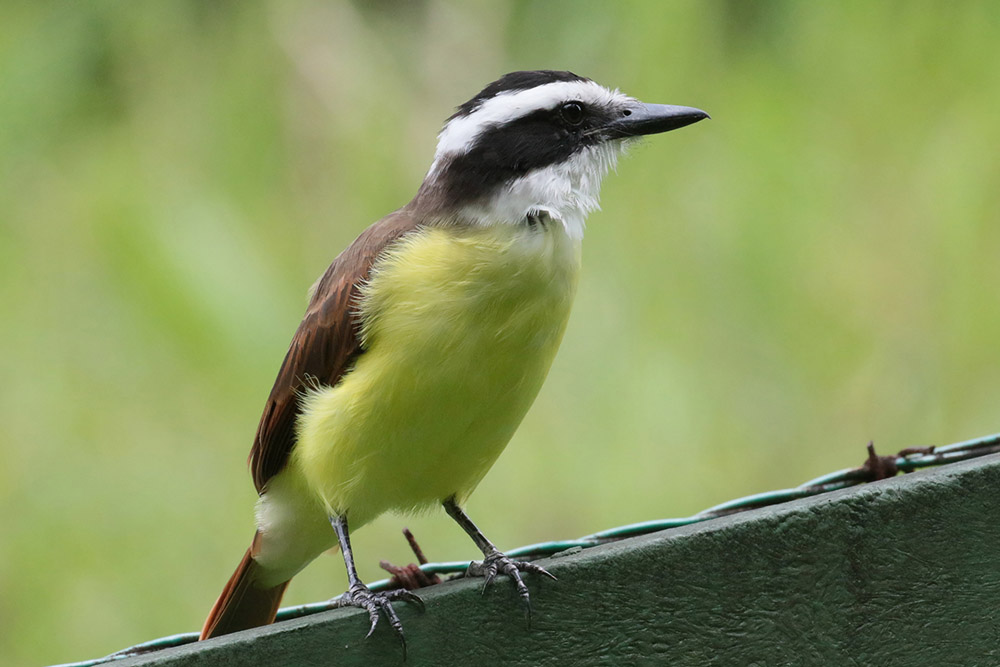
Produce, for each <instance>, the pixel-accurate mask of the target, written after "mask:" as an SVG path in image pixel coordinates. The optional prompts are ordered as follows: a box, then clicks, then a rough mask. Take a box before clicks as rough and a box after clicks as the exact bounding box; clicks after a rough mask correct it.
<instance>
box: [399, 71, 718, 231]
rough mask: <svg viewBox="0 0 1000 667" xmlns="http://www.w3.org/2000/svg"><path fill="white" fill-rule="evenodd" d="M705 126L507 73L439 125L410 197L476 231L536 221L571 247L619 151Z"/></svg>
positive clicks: (562, 75)
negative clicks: (552, 222) (429, 159)
mask: <svg viewBox="0 0 1000 667" xmlns="http://www.w3.org/2000/svg"><path fill="white" fill-rule="evenodd" d="M704 118H708V114H706V113H705V112H704V111H701V110H699V109H693V108H691V107H679V106H667V105H662V104H644V103H642V102H639V101H638V100H636V99H633V98H631V97H629V96H627V95H624V94H622V93H620V92H618V91H617V90H610V89H608V88H605V87H604V86H601V85H600V84H597V83H595V82H594V81H591V80H590V79H586V78H584V77H581V76H577V75H575V74H573V73H571V72H555V71H549V70H542V71H531V72H511V73H510V74H506V75H504V76H503V77H501V78H500V79H498V80H496V81H494V82H493V83H491V84H489V85H488V86H486V87H485V88H484V89H483V90H482V91H480V92H479V94H477V95H476V96H475V97H473V98H472V99H471V100H469V101H468V102H466V103H465V104H463V105H461V106H460V107H458V110H457V111H456V112H455V114H454V115H452V116H451V117H450V118H449V119H448V120H447V121H446V122H445V125H444V128H443V129H442V130H441V134H440V135H439V137H438V145H437V151H436V153H435V155H434V163H433V164H432V165H431V168H430V171H429V172H428V174H427V177H426V178H425V180H424V184H423V187H422V188H421V195H419V196H420V197H423V198H424V200H426V201H429V202H433V205H434V208H436V209H437V210H438V211H441V212H442V213H443V214H445V215H447V216H452V217H455V218H458V219H463V220H465V221H468V222H473V223H477V224H484V225H494V224H511V223H514V224H517V223H519V222H520V221H523V220H524V219H525V218H526V217H527V216H530V215H538V214H545V215H548V216H549V217H551V218H553V219H556V220H559V221H560V222H562V224H563V225H564V226H565V227H566V229H567V231H568V232H569V233H570V235H571V236H575V237H579V236H582V234H583V220H584V217H585V216H586V214H587V213H588V212H589V211H591V210H593V209H594V208H596V207H597V200H598V194H599V191H600V185H601V179H602V178H603V177H604V175H605V174H607V172H608V171H609V170H610V169H612V168H613V167H614V166H615V162H616V161H617V158H618V155H619V154H620V153H621V150H622V148H623V146H625V145H626V144H627V143H628V142H629V141H630V140H632V139H635V138H637V137H641V136H644V135H648V134H655V133H659V132H667V131H669V130H674V129H677V128H680V127H684V126H685V125H690V124H691V123H696V122H698V121H699V120H702V119H704Z"/></svg>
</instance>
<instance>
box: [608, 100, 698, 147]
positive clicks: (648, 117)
mask: <svg viewBox="0 0 1000 667" xmlns="http://www.w3.org/2000/svg"><path fill="white" fill-rule="evenodd" d="M709 117H710V116H709V115H708V114H707V113H705V112H704V111H702V110H701V109H695V108H693V107H677V106H673V105H670V104H644V103H642V102H638V101H636V102H631V103H630V104H629V105H628V106H627V107H625V108H624V109H623V110H622V111H621V116H619V117H618V118H616V119H614V120H613V121H611V122H610V123H608V126H607V133H608V137H609V138H610V139H624V138H627V137H640V136H642V135H645V134H658V133H660V132H669V131H670V130H676V129H678V128H681V127H684V126H685V125H690V124H691V123H697V122H698V121H699V120H704V119H706V118H709Z"/></svg>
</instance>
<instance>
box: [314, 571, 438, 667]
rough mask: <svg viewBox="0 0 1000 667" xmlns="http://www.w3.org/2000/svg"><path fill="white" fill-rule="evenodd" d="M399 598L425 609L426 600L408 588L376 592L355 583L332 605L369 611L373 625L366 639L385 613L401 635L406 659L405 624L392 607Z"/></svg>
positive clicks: (398, 635) (421, 609)
mask: <svg viewBox="0 0 1000 667" xmlns="http://www.w3.org/2000/svg"><path fill="white" fill-rule="evenodd" d="M399 600H402V601H403V602H410V603H412V604H415V605H416V606H417V608H418V609H420V611H423V610H424V601H423V600H421V599H420V598H419V597H418V596H417V595H416V594H414V593H411V592H410V591H408V590H405V589H396V590H391V591H379V592H375V591H372V590H371V589H370V588H368V587H367V586H365V585H364V584H353V585H352V586H351V587H350V588H348V589H347V592H346V593H344V594H343V595H341V596H340V597H339V598H335V599H333V600H331V601H330V606H331V607H332V608H334V609H337V608H340V607H358V608H359V609H364V610H365V611H367V612H368V618H369V619H370V620H371V627H370V628H369V629H368V634H367V635H365V638H366V639H367V638H368V637H371V636H372V633H373V632H375V626H377V625H378V619H379V617H380V616H381V615H383V614H384V615H385V618H386V620H387V621H388V622H389V625H390V626H391V627H392V629H393V632H395V633H396V636H397V637H399V643H400V644H402V646H403V659H404V660H405V659H406V637H405V636H404V635H403V624H402V623H401V622H400V620H399V616H397V615H396V610H395V609H393V608H392V603H393V602H396V601H399Z"/></svg>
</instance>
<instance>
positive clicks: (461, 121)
mask: <svg viewBox="0 0 1000 667" xmlns="http://www.w3.org/2000/svg"><path fill="white" fill-rule="evenodd" d="M627 99H629V98H628V97H627V96H625V95H623V94H622V93H620V92H618V91H617V90H614V91H612V90H608V89H607V88H605V87H604V86H602V85H600V84H598V83H594V82H593V81H555V82H553V83H547V84H545V85H542V86H535V87H534V88H528V89H527V90H514V91H507V92H503V93H500V94H499V95H495V96H494V97H491V98H489V99H487V100H484V101H483V102H482V104H480V105H479V107H478V108H476V110H475V111H473V112H472V113H471V114H469V115H467V116H459V117H458V118H453V119H452V120H451V121H449V122H448V124H447V125H445V126H444V129H442V130H441V134H439V135H438V145H437V151H436V152H435V153H434V160H435V162H437V161H438V159H440V158H441V157H442V156H444V155H449V154H456V153H466V152H468V151H469V149H471V148H472V146H473V144H475V140H476V137H477V136H479V134H480V133H481V132H482V131H483V130H486V129H488V128H490V127H494V126H496V125H502V124H504V123H508V122H510V121H512V120H516V119H518V118H521V117H522V116H526V115H528V114H529V113H531V112H533V111H538V110H539V109H553V108H555V106H556V105H557V104H560V103H562V102H568V101H569V100H579V101H581V102H586V103H590V104H596V105H601V106H607V105H610V104H613V103H615V102H623V101H625V100H627Z"/></svg>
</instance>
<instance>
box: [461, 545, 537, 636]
mask: <svg viewBox="0 0 1000 667" xmlns="http://www.w3.org/2000/svg"><path fill="white" fill-rule="evenodd" d="M522 572H532V573H534V574H540V575H542V576H545V577H548V578H549V579H552V580H553V581H554V580H555V579H556V577H555V575H554V574H552V573H551V572H549V571H548V570H546V569H545V568H544V567H542V566H541V565H535V564H534V563H529V562H527V561H523V560H514V559H513V558H510V557H509V556H507V555H505V554H503V553H501V552H500V551H497V550H494V551H492V552H491V553H489V554H487V556H486V558H484V559H483V560H481V561H472V563H470V564H469V569H468V570H466V571H465V576H467V577H484V578H485V581H484V582H483V592H484V593H485V592H486V587H487V586H489V585H490V584H491V583H492V582H493V580H494V579H495V578H496V576H497V575H498V574H506V575H507V576H509V577H510V578H511V579H513V580H514V586H515V588H517V594H518V595H519V596H520V598H521V602H522V603H523V604H524V612H525V615H526V616H527V618H528V625H529V626H530V625H531V594H530V593H529V592H528V586H527V585H526V584H525V583H524V581H523V580H522V579H521V573H522Z"/></svg>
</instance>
